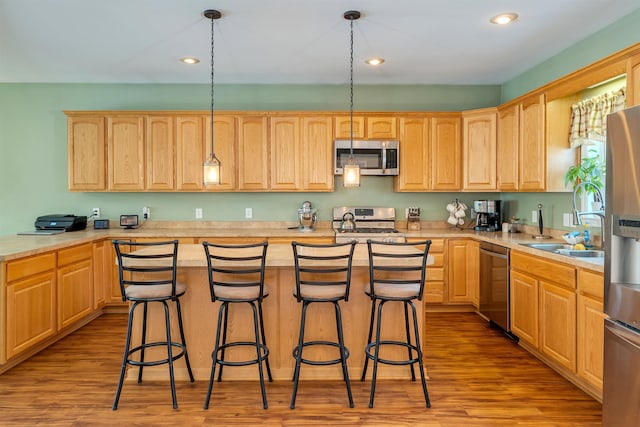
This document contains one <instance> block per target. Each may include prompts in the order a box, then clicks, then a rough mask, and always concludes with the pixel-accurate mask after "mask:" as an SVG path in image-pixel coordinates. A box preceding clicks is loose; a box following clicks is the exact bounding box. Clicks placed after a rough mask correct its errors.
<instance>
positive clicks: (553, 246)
mask: <svg viewBox="0 0 640 427" xmlns="http://www.w3.org/2000/svg"><path fill="white" fill-rule="evenodd" d="M521 245H522V246H528V247H530V248H534V249H540V250H543V251H547V252H555V251H558V250H567V251H569V250H572V249H573V245H565V244H563V243H521Z"/></svg>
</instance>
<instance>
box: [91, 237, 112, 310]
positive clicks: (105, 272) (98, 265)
mask: <svg viewBox="0 0 640 427" xmlns="http://www.w3.org/2000/svg"><path fill="white" fill-rule="evenodd" d="M110 244H111V241H110V240H102V241H100V242H94V243H93V308H94V309H98V308H101V307H103V306H104V305H105V303H106V298H105V294H106V290H107V286H110V285H111V265H110V263H109V261H110V260H111V258H110V254H111V252H110V251H109V245H110Z"/></svg>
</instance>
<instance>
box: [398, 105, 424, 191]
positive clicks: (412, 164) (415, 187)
mask: <svg viewBox="0 0 640 427" xmlns="http://www.w3.org/2000/svg"><path fill="white" fill-rule="evenodd" d="M399 123H400V141H401V145H400V174H399V175H398V176H397V177H395V178H394V185H395V190H396V191H425V190H428V189H430V188H431V173H430V171H431V167H430V166H431V151H430V145H429V136H430V132H429V124H430V120H429V119H428V118H424V117H400V119H399Z"/></svg>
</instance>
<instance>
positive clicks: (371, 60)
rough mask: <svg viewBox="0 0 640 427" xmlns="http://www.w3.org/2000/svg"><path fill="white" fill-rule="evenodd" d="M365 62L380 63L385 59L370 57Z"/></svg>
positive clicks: (370, 63)
mask: <svg viewBox="0 0 640 427" xmlns="http://www.w3.org/2000/svg"><path fill="white" fill-rule="evenodd" d="M364 62H366V63H367V64H369V65H380V64H382V63H384V59H383V58H369V59H367V60H366V61H364Z"/></svg>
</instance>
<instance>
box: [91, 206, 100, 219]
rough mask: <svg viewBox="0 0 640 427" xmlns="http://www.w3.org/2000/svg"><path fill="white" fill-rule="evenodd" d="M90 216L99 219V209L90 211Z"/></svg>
mask: <svg viewBox="0 0 640 427" xmlns="http://www.w3.org/2000/svg"><path fill="white" fill-rule="evenodd" d="M91 214H92V215H93V217H94V218H100V208H93V209H91Z"/></svg>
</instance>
